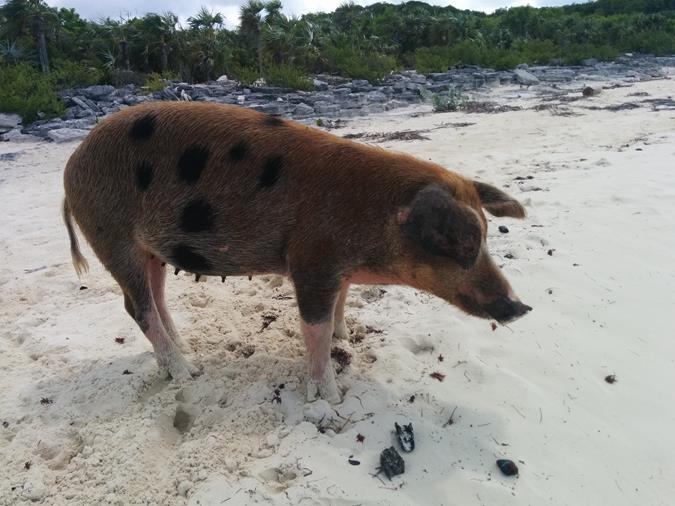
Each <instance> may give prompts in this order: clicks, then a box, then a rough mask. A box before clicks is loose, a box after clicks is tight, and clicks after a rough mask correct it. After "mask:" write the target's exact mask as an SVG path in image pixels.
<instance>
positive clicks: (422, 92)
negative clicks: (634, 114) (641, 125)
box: [0, 55, 675, 141]
mask: <svg viewBox="0 0 675 506" xmlns="http://www.w3.org/2000/svg"><path fill="white" fill-rule="evenodd" d="M550 63H551V64H550V65H537V66H528V65H525V64H523V65H519V66H518V68H517V69H515V70H512V71H511V70H500V71H497V70H493V69H486V68H481V67H478V66H475V65H465V66H463V67H461V68H454V69H450V70H447V71H446V72H436V73H432V74H429V75H422V74H419V73H418V72H416V71H414V70H406V71H403V72H400V73H397V74H392V75H390V76H389V77H387V78H386V79H385V80H384V81H383V82H381V83H377V84H373V83H370V82H368V81H366V80H363V79H353V80H350V79H346V78H344V77H340V76H330V75H317V76H315V78H314V79H313V85H314V90H313V91H298V90H292V89H287V88H279V87H273V86H266V85H264V84H262V85H260V86H255V87H254V86H242V85H241V84H239V83H237V82H236V81H231V80H229V79H228V78H227V76H221V78H219V79H218V80H217V81H213V82H210V83H207V84H188V83H182V82H170V83H169V85H168V86H167V87H166V88H165V89H163V90H161V91H158V92H155V93H152V94H149V95H148V94H145V93H144V91H143V90H142V89H140V88H138V87H136V86H134V85H133V84H131V85H127V86H124V87H122V88H114V87H113V86H110V85H96V86H88V87H86V88H75V89H71V90H65V91H63V92H61V93H60V97H61V99H62V100H63V101H64V103H65V104H66V107H67V112H66V114H65V115H64V116H63V117H62V118H57V119H52V120H42V121H37V122H35V123H33V124H32V125H28V126H24V127H23V129H22V132H23V133H27V134H31V135H36V136H38V137H42V138H51V139H53V140H56V141H62V139H64V140H68V139H74V138H77V137H78V136H80V135H81V133H82V131H87V130H89V129H91V128H92V127H93V126H94V125H95V124H96V122H97V121H98V118H100V117H103V116H106V115H107V114H110V113H112V112H115V111H118V110H119V109H122V108H124V107H128V106H133V105H136V104H139V103H142V102H145V101H148V100H190V101H201V102H217V103H223V104H237V105H241V106H243V107H249V108H251V109H255V110H258V111H261V112H265V113H268V114H273V115H282V116H287V117H290V118H293V119H297V120H301V121H307V120H315V119H317V118H338V117H340V118H350V117H354V116H362V115H366V114H372V113H377V112H382V111H388V110H392V109H397V108H401V107H407V106H410V105H414V104H419V103H421V102H424V101H425V100H427V99H428V97H429V96H430V95H431V94H433V93H443V92H445V91H447V90H449V89H451V88H458V89H462V90H467V91H468V90H479V89H482V88H486V87H494V86H500V85H521V86H527V87H528V88H529V89H530V90H532V89H534V90H537V89H542V90H543V89H551V88H562V87H567V88H570V89H571V88H576V89H578V90H580V89H582V88H583V87H585V86H587V85H588V82H589V81H603V82H614V83H617V84H620V83H630V82H634V81H643V80H648V79H655V78H659V77H663V76H664V75H665V74H664V71H663V69H664V67H675V57H648V56H632V55H626V56H623V57H620V58H617V59H616V60H615V61H613V62H598V61H597V60H594V59H588V60H584V61H583V62H582V65H578V66H567V67H563V66H560V62H559V61H552V62H550ZM17 118H18V117H17V116H16V115H6V114H0V134H2V133H3V132H8V133H9V132H10V131H12V132H15V130H16V126H17V124H18V121H17ZM54 131H57V133H51V132H54ZM12 135H13V136H14V138H16V133H14V134H12Z"/></svg>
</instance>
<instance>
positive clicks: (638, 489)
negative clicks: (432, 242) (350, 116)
mask: <svg viewBox="0 0 675 506" xmlns="http://www.w3.org/2000/svg"><path fill="white" fill-rule="evenodd" d="M494 93H495V94H496V93H499V97H496V98H495V100H497V99H498V100H499V101H500V103H505V104H509V105H514V106H520V107H522V109H521V110H515V111H508V112H501V113H496V114H487V113H477V114H468V113H460V112H455V113H437V114H434V113H431V111H430V108H429V107H426V108H422V109H415V110H412V109H402V110H397V111H395V112H390V113H385V114H379V115H373V116H368V117H366V118H361V119H355V120H350V121H349V122H348V123H347V126H346V127H345V128H342V129H339V130H335V131H334V132H333V133H335V134H337V135H346V134H352V135H355V136H356V137H357V138H360V140H361V141H365V142H376V143H377V144H378V145H380V146H382V147H384V148H386V149H392V150H397V151H402V152H406V153H410V154H413V155H415V156H417V157H420V158H423V159H429V160H433V161H434V162H437V163H439V164H441V165H443V166H445V167H447V168H448V169H450V170H454V171H457V172H459V173H462V174H464V175H466V176H469V177H472V178H475V179H479V180H483V181H485V182H489V183H492V184H495V185H496V186H498V187H500V188H503V189H504V190H505V191H507V192H509V193H510V194H512V195H513V196H514V197H516V198H518V199H519V200H520V201H521V202H522V203H523V204H524V205H525V207H526V209H527V212H528V217H527V218H526V219H525V220H522V221H520V220H514V219H497V218H490V230H489V233H488V235H489V247H490V250H491V252H492V255H493V257H494V258H495V260H496V261H497V263H498V264H499V265H500V266H501V267H502V268H503V270H504V272H505V274H506V276H507V278H508V279H509V280H510V281H511V283H512V285H513V287H514V290H515V291H516V293H518V295H519V296H520V297H521V299H522V300H523V301H524V302H526V303H527V304H529V305H531V306H532V307H533V308H534V310H533V311H532V313H531V314H529V315H528V316H526V317H525V318H523V319H522V320H519V321H517V322H515V323H513V324H510V325H508V326H498V327H496V329H494V330H493V328H492V326H491V324H490V321H487V320H479V319H476V318H472V317H469V316H466V315H464V314H462V313H461V312H460V311H459V310H458V309H456V308H454V307H452V306H450V305H448V304H446V303H444V302H442V301H441V300H439V299H436V298H434V297H432V296H430V295H427V294H424V293H420V292H416V291H415V290H413V289H410V288H405V287H393V286H383V287H380V286H356V287H353V288H352V289H351V291H350V295H349V298H348V300H347V322H348V325H349V327H350V330H351V337H350V339H349V340H345V341H336V342H335V343H334V345H335V346H337V347H339V348H341V349H343V350H345V351H346V352H348V353H349V354H350V355H351V363H350V364H348V365H345V366H344V367H343V368H342V370H341V372H340V373H339V374H338V376H337V377H338V382H339V384H340V386H341V387H342V389H343V390H344V392H345V394H344V400H343V402H342V403H341V404H338V405H335V406H330V405H328V404H327V403H326V402H325V401H316V402H314V403H311V404H310V403H306V402H305V381H306V374H305V349H304V343H303V341H302V337H301V335H300V330H299V318H298V315H297V307H296V304H295V301H294V296H293V289H292V286H291V285H290V283H289V282H288V281H287V280H284V279H282V278H279V277H275V276H269V277H264V276H260V277H254V278H253V280H252V281H249V280H248V279H247V278H232V279H230V278H228V280H227V281H226V282H225V283H224V284H222V283H221V282H220V279H214V278H209V279H208V280H206V281H205V282H199V283H195V281H194V278H193V277H189V276H187V275H184V274H182V273H181V274H180V275H178V276H173V275H171V276H170V277H169V279H168V282H167V297H168V304H169V307H170V308H171V310H172V314H173V316H174V319H175V320H176V324H177V326H178V328H179V330H180V331H181V332H182V334H183V336H184V337H185V338H186V339H187V341H188V342H189V344H190V346H191V353H190V358H191V360H193V361H194V362H195V363H197V364H198V365H199V366H200V367H201V368H202V369H203V371H204V372H203V374H202V375H201V376H199V377H198V378H195V379H193V380H191V381H187V382H183V383H179V382H171V381H167V380H166V379H165V378H164V376H163V375H161V374H160V373H159V371H158V369H157V364H156V362H155V359H154V356H153V354H152V351H151V350H152V349H151V346H150V344H149V342H147V340H146V339H145V337H144V336H143V335H142V333H141V332H140V330H139V329H138V328H137V326H136V324H135V323H134V322H133V321H132V319H131V318H129V316H128V315H127V313H126V312H125V311H124V308H123V298H122V295H121V292H120V290H119V287H118V286H117V285H116V284H115V282H114V281H113V279H112V278H111V277H110V275H109V274H108V273H107V272H106V271H105V270H104V269H103V267H102V266H101V264H100V263H99V262H98V261H97V260H96V257H95V255H94V254H93V253H92V251H91V250H90V249H89V247H88V246H84V248H83V252H84V254H85V256H86V257H87V258H88V260H89V262H90V265H91V267H92V268H91V271H90V272H89V273H88V274H87V275H86V276H85V277H84V278H83V279H81V280H78V279H77V277H76V275H75V272H74V270H73V267H72V265H71V262H70V254H69V250H68V240H67V235H66V231H65V228H64V226H63V223H62V221H61V216H60V204H61V199H62V195H63V187H62V172H63V168H64V166H65V163H66V161H67V159H68V157H69V156H70V154H71V153H72V152H73V150H74V149H75V148H76V147H77V143H63V144H56V143H49V142H46V141H39V142H33V141H30V142H5V143H0V230H1V231H2V232H1V235H0V255H1V257H2V259H3V261H2V263H1V264H0V375H1V376H2V381H0V422H1V423H2V427H0V487H1V488H0V504H2V505H5V504H6V505H10V504H11V505H19V504H48V505H62V504H68V505H91V504H109V505H136V504H166V505H185V504H189V505H194V506H197V505H201V506H207V505H209V506H210V505H220V504H227V505H235V504H273V505H345V506H346V505H354V506H356V505H413V504H419V505H433V506H441V505H443V506H449V505H462V506H464V505H467V506H469V505H476V506H478V505H505V504H509V505H511V504H512V505H543V504H551V505H585V506H591V505H609V504H612V505H668V504H672V503H673V497H674V496H675V480H674V479H673V476H674V475H675V457H674V455H675V434H674V431H673V427H675V403H673V402H672V401H673V393H672V389H673V385H675V339H674V338H673V335H674V334H675V332H674V331H675V326H674V325H673V323H672V321H671V320H670V316H671V314H670V313H671V312H672V311H673V308H675V288H674V287H675V268H674V267H673V252H674V251H675V219H674V218H673V216H674V215H675V170H674V167H675V108H674V107H673V105H672V99H673V94H675V85H674V84H673V81H672V80H670V79H662V80H654V81H650V82H644V83H635V84H634V85H632V86H628V87H619V88H614V89H606V90H604V91H603V92H602V93H601V94H600V95H598V96H596V97H592V98H587V99H582V100H577V101H574V102H569V103H564V104H563V103H561V104H559V105H557V106H551V103H550V102H544V101H541V99H538V98H534V97H533V96H532V95H530V94H529V92H528V90H527V89H525V88H522V89H520V88H517V87H512V88H508V89H504V88H502V89H500V90H499V91H498V92H497V91H495V92H494ZM656 99H663V100H664V101H663V102H654V100H656ZM668 101H670V102H668ZM626 103H634V104H636V106H635V107H634V108H628V107H616V106H620V105H621V104H626ZM668 103H670V104H671V105H670V106H668V105H667V104H668ZM663 104H666V105H665V106H664V105H663ZM614 109H619V110H614ZM402 131H410V132H415V133H416V135H415V136H413V137H417V138H416V140H386V139H387V138H391V137H392V136H391V135H390V136H389V137H388V136H387V135H386V134H391V133H394V132H402ZM372 134H382V135H379V136H377V135H376V136H375V137H373V136H372ZM393 137H394V138H399V139H400V138H401V137H406V136H405V135H403V136H402V135H400V134H399V135H394V136H393ZM420 137H421V138H420ZM381 139H385V140H384V141H382V142H379V140H381ZM499 225H505V226H506V227H507V228H508V233H500V232H499V231H498V228H497V227H498V226H499ZM335 365H336V366H338V364H335ZM432 373H440V375H436V377H432V376H431V374H432ZM608 376H613V377H614V378H615V382H613V383H612V382H608V381H607V379H606V378H607V377H608ZM440 379H442V381H441V380H440ZM395 422H398V423H400V424H401V423H412V424H413V427H414V431H415V437H416V448H415V450H414V451H413V452H412V453H409V454H404V455H403V457H404V459H405V466H406V467H405V473H404V474H402V475H400V476H397V477H394V478H393V479H392V480H388V479H387V478H386V477H385V476H384V475H383V474H380V475H379V476H373V475H374V474H375V473H376V472H377V471H376V469H377V467H378V466H379V455H380V452H381V451H382V450H384V449H385V448H388V447H389V446H392V445H396V442H395V438H394V436H393V433H392V431H393V428H394V423H395ZM501 458H508V459H511V460H513V461H514V462H515V463H516V464H517V465H518V468H519V475H518V477H506V476H503V475H502V473H501V472H500V470H499V469H498V467H497V466H496V465H495V461H496V460H497V459H501Z"/></svg>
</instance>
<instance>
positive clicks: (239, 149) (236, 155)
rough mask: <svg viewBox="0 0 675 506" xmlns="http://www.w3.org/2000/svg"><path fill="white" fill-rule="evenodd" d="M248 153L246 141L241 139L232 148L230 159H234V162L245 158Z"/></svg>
mask: <svg viewBox="0 0 675 506" xmlns="http://www.w3.org/2000/svg"><path fill="white" fill-rule="evenodd" d="M247 153H248V146H247V145H246V143H245V142H244V141H239V142H237V143H236V144H235V145H234V146H232V147H231V148H230V160H232V161H233V162H238V161H240V160H243V159H244V158H245V157H246V154H247Z"/></svg>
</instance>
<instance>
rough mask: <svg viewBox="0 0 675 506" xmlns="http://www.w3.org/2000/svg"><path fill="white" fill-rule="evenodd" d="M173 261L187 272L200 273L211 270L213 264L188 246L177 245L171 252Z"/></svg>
mask: <svg viewBox="0 0 675 506" xmlns="http://www.w3.org/2000/svg"><path fill="white" fill-rule="evenodd" d="M171 259H172V260H173V263H174V264H175V265H177V266H179V267H180V268H181V269H183V270H186V271H190V272H199V271H209V270H211V262H209V261H208V259H207V258H206V257H205V256H203V255H200V254H199V253H197V252H196V251H195V250H194V249H192V248H191V247H190V246H188V245H187V244H177V245H176V246H174V247H173V250H172V251H171Z"/></svg>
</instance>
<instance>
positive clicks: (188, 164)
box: [178, 145, 209, 184]
mask: <svg viewBox="0 0 675 506" xmlns="http://www.w3.org/2000/svg"><path fill="white" fill-rule="evenodd" d="M208 159H209V150H208V148H205V147H204V146H199V145H194V146H190V147H189V148H187V149H186V150H185V151H184V152H183V154H182V155H181V156H180V159H179V160H178V175H179V176H180V178H181V179H182V180H183V181H185V182H186V183H188V184H194V183H196V182H197V180H198V179H199V176H201V175H202V171H203V170H204V167H206V162H207V161H208Z"/></svg>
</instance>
